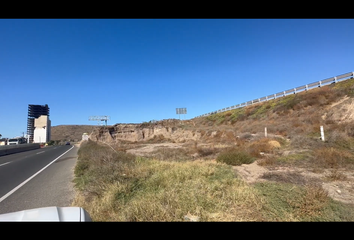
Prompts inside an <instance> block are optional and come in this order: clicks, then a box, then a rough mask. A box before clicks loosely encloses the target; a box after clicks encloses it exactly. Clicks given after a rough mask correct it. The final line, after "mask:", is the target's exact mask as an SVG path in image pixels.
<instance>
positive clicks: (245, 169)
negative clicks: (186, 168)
mask: <svg viewBox="0 0 354 240" xmlns="http://www.w3.org/2000/svg"><path fill="white" fill-rule="evenodd" d="M183 145H184V144H183V143H154V144H143V145H140V146H139V147H137V148H132V149H129V150H127V152H129V153H132V154H135V155H138V156H144V155H148V154H149V153H152V152H153V151H155V150H157V149H159V148H171V149H172V148H182V147H183ZM212 161H215V159H214V160H212ZM233 169H234V170H235V173H236V174H237V175H238V176H240V177H241V178H242V179H243V180H244V181H246V182H247V183H249V184H252V183H255V182H262V181H277V182H288V183H294V184H299V185H305V184H319V185H321V186H322V187H323V189H325V190H326V191H327V192H328V195H329V196H330V197H331V198H333V199H334V200H337V201H341V202H344V203H351V204H354V184H353V183H354V172H350V171H349V172H348V171H344V170H338V171H339V172H340V174H341V175H344V176H345V177H344V178H343V180H336V181H331V180H328V176H330V174H331V172H330V171H328V170H327V171H323V172H321V173H314V172H311V171H309V170H307V169H303V168H296V167H291V168H290V167H272V168H266V167H263V166H260V165H259V160H256V161H255V162H253V163H251V164H243V165H241V166H233Z"/></svg>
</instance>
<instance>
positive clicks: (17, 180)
mask: <svg viewBox="0 0 354 240" xmlns="http://www.w3.org/2000/svg"><path fill="white" fill-rule="evenodd" d="M77 150H78V148H77V147H74V146H73V145H63V146H50V147H45V148H41V149H36V150H30V151H26V152H21V153H15V154H10V155H6V156H2V157H0V214H1V213H7V212H13V211H20V210H24V209H29V208H36V207H46V206H59V205H61V206H62V205H65V206H68V205H70V199H71V198H72V192H73V190H72V183H71V181H72V178H73V169H74V166H75V163H76V159H77Z"/></svg>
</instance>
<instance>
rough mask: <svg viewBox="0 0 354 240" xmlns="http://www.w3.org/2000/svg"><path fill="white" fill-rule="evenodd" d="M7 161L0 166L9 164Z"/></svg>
mask: <svg viewBox="0 0 354 240" xmlns="http://www.w3.org/2000/svg"><path fill="white" fill-rule="evenodd" d="M9 163H10V162H6V163H3V164H0V166H3V165H6V164H9Z"/></svg>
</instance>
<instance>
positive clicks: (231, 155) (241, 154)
mask: <svg viewBox="0 0 354 240" xmlns="http://www.w3.org/2000/svg"><path fill="white" fill-rule="evenodd" d="M216 161H217V162H220V163H226V164H228V165H233V166H239V165H242V164H250V163H252V162H254V161H255V158H254V157H252V156H251V155H250V154H249V153H247V152H245V151H242V150H239V149H229V150H226V151H223V152H221V153H220V154H219V155H218V156H217V158H216Z"/></svg>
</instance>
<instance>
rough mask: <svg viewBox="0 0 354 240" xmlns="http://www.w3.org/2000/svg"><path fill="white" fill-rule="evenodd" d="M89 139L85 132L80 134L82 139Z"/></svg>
mask: <svg viewBox="0 0 354 240" xmlns="http://www.w3.org/2000/svg"><path fill="white" fill-rule="evenodd" d="M88 139H89V135H88V134H87V133H83V134H82V141H87V140H88Z"/></svg>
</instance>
